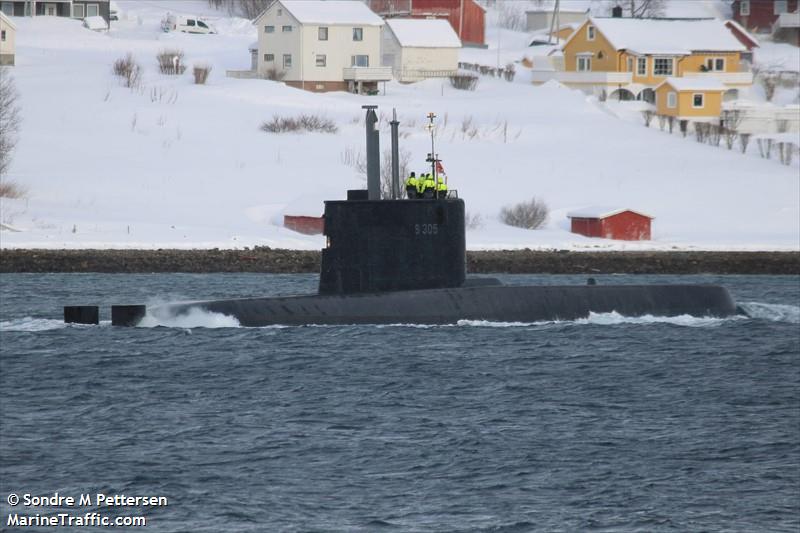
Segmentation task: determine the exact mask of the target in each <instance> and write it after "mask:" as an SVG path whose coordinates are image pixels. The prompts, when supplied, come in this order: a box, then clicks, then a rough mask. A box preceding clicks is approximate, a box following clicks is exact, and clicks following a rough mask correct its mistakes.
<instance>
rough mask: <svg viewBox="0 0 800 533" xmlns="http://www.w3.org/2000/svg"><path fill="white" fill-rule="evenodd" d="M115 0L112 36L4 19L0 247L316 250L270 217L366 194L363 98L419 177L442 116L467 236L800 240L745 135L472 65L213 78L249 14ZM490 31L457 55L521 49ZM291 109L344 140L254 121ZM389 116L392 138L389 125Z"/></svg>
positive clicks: (790, 171) (234, 63)
mask: <svg viewBox="0 0 800 533" xmlns="http://www.w3.org/2000/svg"><path fill="white" fill-rule="evenodd" d="M118 4H120V7H121V8H122V10H123V15H122V19H121V20H120V21H119V22H118V23H115V24H113V25H112V30H111V31H110V32H109V33H107V34H106V33H93V32H90V31H88V30H86V29H84V28H82V27H81V25H80V22H78V21H73V20H66V19H57V18H47V17H39V18H36V19H33V20H31V19H23V18H16V19H15V22H16V24H17V26H18V33H17V66H16V67H14V68H13V69H12V73H13V75H14V77H15V80H16V84H17V88H18V90H19V92H20V95H21V104H22V108H23V113H22V114H23V125H22V131H21V132H20V139H19V144H18V146H17V150H16V152H15V154H14V159H13V163H12V168H11V171H10V173H9V176H8V178H9V179H12V180H14V181H16V182H18V183H20V184H23V185H24V186H25V187H27V189H28V197H27V198H26V199H22V200H7V199H2V203H1V204H0V218H2V222H3V223H4V224H5V225H6V226H7V227H10V228H12V229H13V230H14V231H11V230H6V231H2V232H0V245H1V246H2V247H4V248H17V247H24V248H89V247H92V248H94V247H97V248H171V247H174V248H215V247H219V248H240V247H245V246H250V247H252V246H271V247H284V248H297V249H316V248H321V247H322V246H323V245H324V239H323V237H321V236H305V235H301V234H298V233H295V232H292V231H290V230H287V229H284V228H282V227H281V226H280V222H281V221H282V214H283V213H284V212H285V210H286V208H287V206H290V208H292V209H294V208H295V207H299V209H295V210H299V211H303V213H295V214H317V215H318V214H321V213H322V199H323V198H343V197H344V195H345V191H346V190H347V189H348V188H362V187H364V185H365V182H364V180H363V177H362V176H361V175H360V174H359V173H358V172H357V170H356V169H354V167H353V166H352V165H351V164H348V161H350V160H352V159H354V158H357V157H358V154H359V153H363V149H364V128H363V120H362V116H363V111H362V109H361V106H362V105H364V104H376V105H378V106H380V107H379V112H380V113H381V114H382V115H383V116H384V117H387V116H390V114H391V111H392V108H396V109H397V112H398V115H399V119H400V121H401V126H400V127H401V148H402V150H406V151H408V152H409V154H410V157H411V161H412V165H411V167H410V168H409V170H416V171H417V172H419V171H422V170H424V169H425V163H424V159H425V156H426V153H427V152H428V151H429V148H430V136H429V134H428V132H427V131H426V130H425V129H424V128H423V126H424V123H425V114H426V113H428V112H430V111H434V112H435V113H436V114H437V115H438V116H439V119H438V120H439V122H438V130H437V151H438V152H439V154H440V156H441V157H442V159H443V161H444V166H445V168H446V170H447V173H448V176H449V180H450V186H451V188H455V189H458V192H459V195H460V196H461V197H462V198H464V199H465V201H466V204H467V211H468V213H469V214H470V215H471V216H473V217H478V216H479V218H480V219H481V221H482V222H481V223H480V224H478V227H476V228H474V229H470V230H468V233H467V242H468V247H469V248H470V249H511V248H531V249H573V250H587V251H591V250H608V249H631V250H646V249H710V250H787V249H788V250H797V249H800V178H799V176H798V174H800V171H799V169H800V167H799V166H798V161H797V159H800V158H796V159H795V161H794V162H793V164H792V165H791V166H789V167H787V166H783V165H781V164H779V163H778V162H777V161H776V160H775V159H774V158H773V159H772V160H764V159H761V158H760V157H759V156H758V150H757V147H755V146H751V147H750V149H749V151H748V153H747V154H741V153H739V152H738V151H736V150H733V151H728V150H726V149H725V148H724V147H719V148H717V147H711V146H708V145H700V144H698V143H696V142H695V141H694V139H693V138H691V137H690V138H686V139H684V138H681V137H680V136H679V135H672V136H670V135H668V134H666V133H663V132H661V131H659V130H658V129H657V128H651V129H645V128H644V127H643V125H642V123H641V121H635V120H620V119H619V118H618V117H617V116H616V114H615V111H614V110H613V109H609V108H608V107H606V106H605V105H604V104H601V103H599V102H597V101H596V100H595V99H593V98H587V97H586V96H585V95H583V94H582V93H580V92H577V91H573V90H569V89H566V88H563V87H560V86H558V85H556V84H547V85H545V86H541V87H534V86H532V85H530V84H529V83H527V81H528V80H527V77H526V72H525V71H524V69H522V68H521V67H520V66H519V65H518V71H519V73H518V76H517V78H516V80H515V81H514V82H513V83H509V82H506V81H503V80H497V79H492V78H488V77H482V78H481V80H480V83H479V85H478V88H477V90H476V91H475V92H464V91H457V90H455V89H452V88H451V87H450V85H449V83H447V82H442V81H439V80H428V81H425V82H421V83H417V84H413V85H401V84H398V83H388V84H386V88H385V94H381V95H379V96H371V97H364V96H356V95H350V94H345V93H327V94H313V93H309V92H304V91H301V90H297V89H292V88H289V87H286V86H284V85H283V84H280V83H275V82H269V81H263V80H243V79H233V78H226V77H225V71H226V70H229V69H247V68H249V64H250V57H249V52H248V50H247V47H248V45H249V44H250V43H251V42H253V41H254V40H255V37H256V33H255V28H254V27H253V26H252V25H251V24H250V22H249V21H247V20H243V19H236V18H228V17H226V16H224V13H222V12H217V11H214V10H212V9H210V8H209V7H208V6H207V3H206V2H204V1H200V0H194V1H183V2H180V3H177V2H167V1H165V0H161V1H144V0H141V1H135V2H132V1H131V2H125V1H118ZM176 5H179V6H180V8H181V10H182V11H183V12H185V13H186V14H197V15H201V16H206V17H207V18H208V19H209V20H210V21H211V22H212V24H214V25H215V26H216V28H217V29H218V31H219V34H218V35H185V34H165V33H162V32H161V31H160V30H159V21H160V19H161V18H162V17H163V15H164V14H165V12H166V11H167V10H168V9H172V11H173V12H175V11H177V10H176V9H175V6H176ZM490 22H491V20H490ZM488 37H489V41H490V47H489V49H486V50H476V49H465V50H464V51H463V56H462V59H463V60H464V61H470V62H479V63H482V64H487V65H494V64H495V63H496V62H498V61H499V62H500V63H501V64H505V63H507V62H509V61H514V60H519V59H521V58H522V56H523V55H525V54H526V53H527V54H530V49H528V48H526V44H527V37H528V36H527V35H526V34H524V33H519V32H510V31H507V30H501V31H498V30H497V29H495V28H490V30H489V32H488ZM498 40H499V42H500V50H499V54H498V49H497V47H496V43H497V42H498ZM167 47H177V48H180V49H182V50H184V52H185V54H186V61H187V64H189V65H190V68H189V71H191V64H193V63H200V62H204V63H208V64H210V65H212V66H213V71H212V72H211V76H210V78H209V82H208V84H207V85H205V86H198V85H194V84H193V80H192V77H191V74H190V72H189V71H187V73H186V74H184V75H182V76H166V75H161V74H159V73H158V71H157V65H156V60H155V56H156V53H157V52H158V51H159V50H161V49H163V48H167ZM127 52H131V53H132V54H133V55H134V57H135V58H136V60H137V61H138V62H139V63H140V64H141V65H142V67H143V70H144V79H143V84H142V87H141V88H140V89H137V90H131V89H127V88H125V87H122V86H121V85H120V83H119V82H118V80H117V79H116V78H115V76H114V75H113V74H112V72H111V65H112V63H113V62H114V60H116V59H118V58H120V57H122V56H123V55H124V54H126V53H127ZM776 54H780V53H779V52H776ZM301 113H312V114H318V115H320V116H324V117H326V118H329V119H331V120H333V121H335V122H336V123H337V125H338V127H339V131H338V133H337V134H321V133H313V134H311V133H309V134H288V133H283V134H268V133H264V132H262V131H260V130H259V126H260V125H261V123H262V122H264V121H266V120H269V119H271V118H272V117H273V116H275V115H280V116H297V115H299V114H301ZM382 128H383V132H384V135H383V136H382V146H383V147H384V148H386V147H388V146H389V136H388V124H387V121H386V120H383V121H382ZM532 196H535V197H537V198H539V199H542V200H544V201H545V202H546V203H547V204H548V205H549V206H550V209H551V211H550V218H549V222H548V225H547V227H546V228H545V229H542V230H537V231H526V230H521V229H516V228H511V227H508V226H505V225H503V224H501V223H500V222H499V220H498V213H499V211H500V209H501V208H502V207H503V206H505V205H509V204H513V203H516V202H519V201H521V200H527V199H529V198H531V197H532ZM588 205H615V206H621V207H630V208H632V209H636V210H638V211H642V212H645V213H648V214H651V215H653V216H655V217H656V218H655V220H654V221H653V233H654V239H653V240H652V241H650V242H636V243H630V242H622V241H610V240H604V239H589V238H584V237H581V236H579V235H574V234H572V233H570V232H569V230H568V227H569V221H568V219H567V218H566V213H567V212H568V211H570V210H574V209H578V208H582V207H585V206H588ZM315 206H317V211H318V212H317V213H313V211H314V208H315Z"/></svg>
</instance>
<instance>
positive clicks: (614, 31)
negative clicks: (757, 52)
mask: <svg viewBox="0 0 800 533" xmlns="http://www.w3.org/2000/svg"><path fill="white" fill-rule="evenodd" d="M562 51H563V57H564V71H563V72H560V73H557V75H556V76H555V79H557V80H558V81H560V82H562V83H564V84H565V85H569V86H572V87H577V88H581V89H584V90H586V91H587V92H599V91H606V93H607V94H609V96H610V97H612V98H616V97H619V98H621V99H631V98H637V99H643V100H646V101H649V102H651V103H652V102H653V101H654V96H655V93H654V89H655V87H657V86H658V85H659V84H661V83H662V82H663V81H664V80H666V79H667V78H670V77H675V78H683V77H697V78H710V77H714V78H717V79H719V80H720V81H721V82H722V83H723V84H725V86H726V87H727V88H728V89H729V90H735V89H736V88H738V87H747V86H749V85H752V83H753V75H752V73H751V72H749V70H748V68H747V64H746V63H744V62H743V61H742V54H743V53H746V52H747V48H746V47H745V46H744V45H743V44H742V43H741V42H740V41H739V40H738V39H737V38H736V37H735V36H734V35H733V33H732V32H731V30H730V29H729V28H728V27H727V26H726V25H725V23H724V22H723V21H720V20H716V19H633V18H590V19H588V20H586V21H585V22H584V23H583V24H581V25H580V27H578V29H577V30H576V31H575V32H573V33H572V34H571V35H570V36H569V38H568V39H567V42H566V43H564V46H563V47H562ZM541 77H542V78H544V77H547V76H541ZM552 77H553V76H552V75H551V76H550V77H549V78H548V79H550V78H552ZM533 78H534V83H537V82H541V83H543V82H545V81H547V79H541V80H539V79H537V75H536V73H534V75H533Z"/></svg>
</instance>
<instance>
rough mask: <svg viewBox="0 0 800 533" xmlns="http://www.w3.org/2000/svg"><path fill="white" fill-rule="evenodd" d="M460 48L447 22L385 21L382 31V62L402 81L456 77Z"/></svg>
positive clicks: (428, 20)
mask: <svg viewBox="0 0 800 533" xmlns="http://www.w3.org/2000/svg"><path fill="white" fill-rule="evenodd" d="M460 49H461V40H460V39H459V38H458V35H457V34H456V32H455V30H453V27H452V26H451V25H450V23H449V22H448V21H447V20H446V19H388V20H387V21H386V26H385V27H384V28H383V43H382V49H381V54H382V63H383V66H385V67H392V74H393V75H394V78H395V79H396V80H398V81H401V82H412V81H419V80H422V79H425V78H436V77H445V76H452V75H453V74H456V73H457V72H458V52H459V50H460Z"/></svg>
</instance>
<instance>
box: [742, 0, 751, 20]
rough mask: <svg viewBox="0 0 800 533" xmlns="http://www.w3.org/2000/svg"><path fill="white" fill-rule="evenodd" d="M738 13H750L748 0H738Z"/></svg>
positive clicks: (745, 14)
mask: <svg viewBox="0 0 800 533" xmlns="http://www.w3.org/2000/svg"><path fill="white" fill-rule="evenodd" d="M739 14H740V15H741V16H743V17H746V16H748V15H749V14H750V0H741V2H739Z"/></svg>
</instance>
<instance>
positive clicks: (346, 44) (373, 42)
mask: <svg viewBox="0 0 800 533" xmlns="http://www.w3.org/2000/svg"><path fill="white" fill-rule="evenodd" d="M353 27H358V28H362V29H363V40H361V41H354V40H353ZM327 28H328V40H327V41H320V40H319V38H318V37H319V26H311V25H309V26H305V27H304V28H303V56H304V58H305V59H304V77H305V79H306V80H312V81H343V79H344V78H343V76H342V73H343V71H344V69H345V68H348V67H350V66H352V65H351V64H350V63H351V57H352V56H354V55H366V56H369V66H370V67H380V66H381V56H380V51H381V28H380V27H379V26H356V25H350V26H328V27H327ZM318 54H324V55H325V57H326V66H325V67H318V66H316V65H317V55H318ZM296 80H299V78H296Z"/></svg>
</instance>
